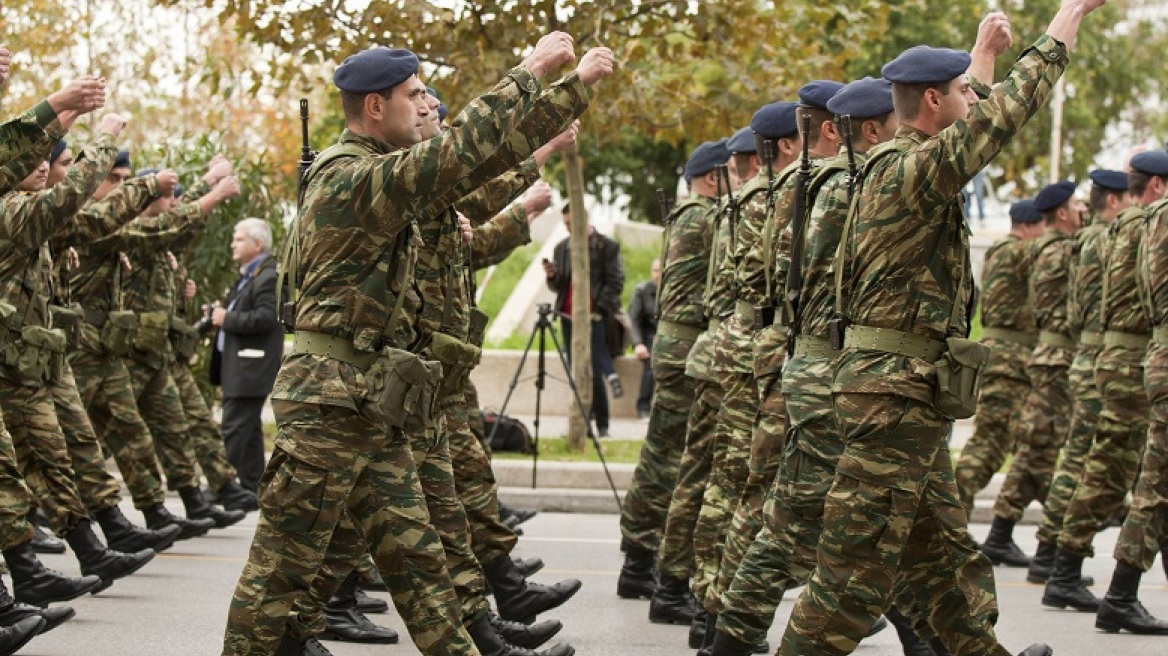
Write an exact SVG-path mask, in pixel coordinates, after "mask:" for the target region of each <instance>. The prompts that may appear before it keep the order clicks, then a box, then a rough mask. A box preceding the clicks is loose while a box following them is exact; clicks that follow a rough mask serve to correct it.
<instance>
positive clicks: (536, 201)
mask: <svg viewBox="0 0 1168 656" xmlns="http://www.w3.org/2000/svg"><path fill="white" fill-rule="evenodd" d="M551 204H552V188H551V187H550V186H548V183H546V182H544V181H543V180H540V181H539V182H537V183H535V184H533V185H532V186H531V189H528V190H527V198H524V199H523V211H524V212H526V213H527V222H528V223H531V222H532V221H534V220H535V219H536V218H537V217H539V215H540V214H543V211H544V210H546V209H547V208H549V207H551Z"/></svg>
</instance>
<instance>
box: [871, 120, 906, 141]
mask: <svg viewBox="0 0 1168 656" xmlns="http://www.w3.org/2000/svg"><path fill="white" fill-rule="evenodd" d="M874 122H875V121H874ZM899 127H900V118H899V117H898V116H897V115H896V112H891V113H890V114H889V115H888V116H886V117H884V122H883V123H876V138H877V139H879V140H880V141H878V142H876V143H877V144H882V143H884V142H885V141H892V138H893V137H895V136H896V130H897V128H899Z"/></svg>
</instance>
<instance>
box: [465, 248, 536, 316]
mask: <svg viewBox="0 0 1168 656" xmlns="http://www.w3.org/2000/svg"><path fill="white" fill-rule="evenodd" d="M539 248H540V245H539V244H528V245H526V246H524V247H522V248H518V249H516V250H515V251H514V252H513V253H511V256H510V257H508V258H507V259H505V260H503V261H502V262H501V263H500V264H499V265H498V266H496V267H495V271H494V272H493V273H491V280H490V281H489V282H488V284H487V286H486V287H485V288H484V289H483V297H482V300H480V301H479V309H480V310H482V311H483V312H486V313H487V316H489V317H491V318H492V319H493V318H494V317H496V316H498V315H499V310H501V309H503V304H504V303H506V302H507V299H508V298H510V297H511V292H512V291H513V290H514V289H515V285H517V284H518V283H519V279H520V278H522V277H523V273H524V272H525V271H527V267H528V266H529V265H530V264H531V261H532V260H534V259H535V254H536V253H537V252H539ZM476 277H477V279H478V283H479V284H482V281H483V279H484V278H485V277H486V270H485V269H484V270H482V271H479V272H478V274H477V276H476Z"/></svg>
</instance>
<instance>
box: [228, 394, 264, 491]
mask: <svg viewBox="0 0 1168 656" xmlns="http://www.w3.org/2000/svg"><path fill="white" fill-rule="evenodd" d="M265 400H267V397H264V396H237V397H224V399H223V422H222V428H223V444H224V446H225V447H226V448H227V459H228V460H229V461H230V462H231V465H232V466H233V467H235V471H236V472H238V473H239V483H240V484H241V485H243V486H244V487H245V488H247V489H249V490H251V491H252V492H255V491H256V488H258V487H259V484H260V477H261V476H263V475H264V426H263V419H262V418H261V415H262V414H263V411H264V401H265Z"/></svg>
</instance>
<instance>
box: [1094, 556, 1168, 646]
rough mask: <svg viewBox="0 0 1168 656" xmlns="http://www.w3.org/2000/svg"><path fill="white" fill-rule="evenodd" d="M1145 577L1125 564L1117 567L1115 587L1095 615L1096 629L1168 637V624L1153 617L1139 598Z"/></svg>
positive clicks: (1110, 590)
mask: <svg viewBox="0 0 1168 656" xmlns="http://www.w3.org/2000/svg"><path fill="white" fill-rule="evenodd" d="M1143 574H1144V573H1143V572H1141V571H1140V570H1138V569H1136V568H1135V567H1132V566H1131V565H1128V564H1127V563H1125V562H1123V561H1118V562H1117V563H1116V564H1115V573H1114V574H1112V575H1111V587H1110V588H1108V590H1107V594H1106V595H1105V596H1104V597H1103V601H1102V602H1101V603H1100V604H1099V612H1098V613H1097V614H1096V615H1095V628H1097V629H1102V630H1104V631H1106V632H1108V633H1119V631H1120V629H1123V630H1124V631H1130V632H1132V633H1143V634H1148V635H1168V622H1165V621H1164V620H1158V619H1156V618H1155V617H1152V614H1151V613H1149V612H1148V609H1146V608H1144V605H1143V604H1141V603H1140V600H1139V598H1138V597H1137V594H1138V593H1139V591H1140V577H1141V576H1143Z"/></svg>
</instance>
